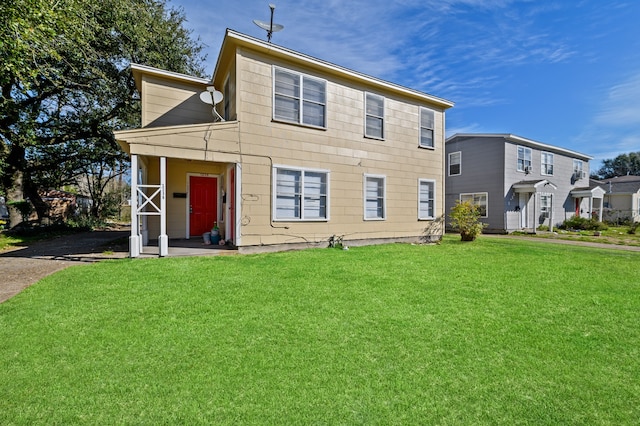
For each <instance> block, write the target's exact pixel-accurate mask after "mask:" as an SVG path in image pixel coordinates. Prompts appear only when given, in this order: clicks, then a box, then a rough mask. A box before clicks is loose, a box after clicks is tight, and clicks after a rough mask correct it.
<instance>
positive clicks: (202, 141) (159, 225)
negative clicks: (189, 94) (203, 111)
mask: <svg viewBox="0 0 640 426" xmlns="http://www.w3.org/2000/svg"><path fill="white" fill-rule="evenodd" d="M116 137H117V140H118V142H119V143H120V145H121V146H122V147H123V148H124V149H125V150H127V151H128V152H129V153H130V157H131V200H130V201H131V236H130V237H129V255H130V256H131V257H138V256H141V255H155V256H160V257H164V256H169V255H179V252H185V251H187V249H189V250H195V249H198V250H206V251H205V252H204V253H202V254H211V253H214V252H220V251H227V250H228V249H229V248H235V247H236V246H237V244H238V243H239V226H240V224H239V222H238V220H237V216H236V205H237V203H238V199H237V194H238V192H239V191H237V190H236V188H237V187H238V186H239V181H240V171H241V166H240V158H239V157H240V156H239V154H238V153H237V151H238V148H239V147H238V146H237V143H236V140H237V122H231V123H215V124H207V125H188V126H170V127H158V128H150V129H138V130H131V131H123V132H117V134H116ZM207 233H209V234H207ZM211 233H213V234H215V238H211Z"/></svg>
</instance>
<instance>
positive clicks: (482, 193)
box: [458, 192, 489, 219]
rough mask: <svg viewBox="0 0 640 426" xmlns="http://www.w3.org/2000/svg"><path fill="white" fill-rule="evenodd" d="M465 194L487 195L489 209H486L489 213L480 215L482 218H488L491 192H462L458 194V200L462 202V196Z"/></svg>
mask: <svg viewBox="0 0 640 426" xmlns="http://www.w3.org/2000/svg"><path fill="white" fill-rule="evenodd" d="M463 195H472V196H475V195H484V196H485V198H486V200H487V209H486V213H487V214H486V215H485V216H480V217H481V218H483V219H486V218H488V217H489V193H488V192H462V193H460V194H459V195H458V200H459V201H460V202H462V196H463Z"/></svg>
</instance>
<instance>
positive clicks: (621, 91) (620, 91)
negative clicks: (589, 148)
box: [596, 73, 640, 147]
mask: <svg viewBox="0 0 640 426" xmlns="http://www.w3.org/2000/svg"><path fill="white" fill-rule="evenodd" d="M596 122H597V123H598V124H600V125H603V126H624V127H635V128H636V130H637V131H640V73H639V74H637V75H634V76H632V77H631V78H629V79H628V80H627V81H624V82H622V83H620V84H616V85H615V86H613V87H611V88H610V89H608V91H607V93H606V95H605V96H604V101H603V106H602V110H601V111H600V112H599V113H598V114H597V115H596ZM638 146H639V145H636V147H638Z"/></svg>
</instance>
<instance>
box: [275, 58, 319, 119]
mask: <svg viewBox="0 0 640 426" xmlns="http://www.w3.org/2000/svg"><path fill="white" fill-rule="evenodd" d="M273 74H274V78H273V79H274V89H273V92H274V96H273V97H274V100H273V118H274V119H275V120H282V121H289V122H292V123H299V124H306V125H308V126H314V127H326V116H327V114H326V109H327V105H326V91H327V88H326V81H324V80H320V79H317V78H313V77H309V76H307V75H303V74H299V73H296V72H293V71H288V70H284V69H281V68H274V72H273Z"/></svg>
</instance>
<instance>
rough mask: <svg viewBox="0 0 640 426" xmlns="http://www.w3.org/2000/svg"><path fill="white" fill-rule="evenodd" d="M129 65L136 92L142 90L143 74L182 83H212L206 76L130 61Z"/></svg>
mask: <svg viewBox="0 0 640 426" xmlns="http://www.w3.org/2000/svg"><path fill="white" fill-rule="evenodd" d="M130 67H131V72H132V73H133V78H134V79H135V81H136V88H137V89H138V92H140V91H141V90H142V89H141V87H142V83H141V82H142V75H143V74H147V75H153V76H156V77H162V78H165V79H169V80H175V81H181V82H184V83H196V84H203V85H210V84H212V83H211V80H208V79H206V78H201V77H194V76H191V75H187V74H181V73H179V72H173V71H167V70H163V69H160V68H154V67H150V66H148V65H141V64H135V63H133V62H132V63H131V64H130Z"/></svg>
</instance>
